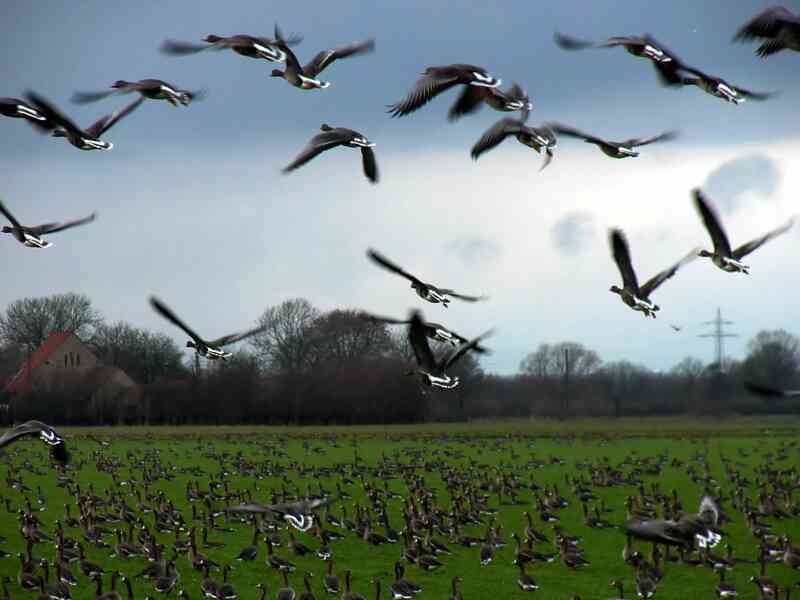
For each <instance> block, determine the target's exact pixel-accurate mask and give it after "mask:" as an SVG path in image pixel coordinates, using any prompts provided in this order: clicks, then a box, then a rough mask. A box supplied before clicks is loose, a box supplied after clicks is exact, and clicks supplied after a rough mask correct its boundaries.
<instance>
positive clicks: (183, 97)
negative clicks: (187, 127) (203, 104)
mask: <svg viewBox="0 0 800 600" xmlns="http://www.w3.org/2000/svg"><path fill="white" fill-rule="evenodd" d="M193 97H194V94H191V93H189V92H178V102H180V103H181V104H183V105H184V106H189V103H190V102H191V101H192V98H193Z"/></svg>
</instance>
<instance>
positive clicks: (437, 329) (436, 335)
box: [363, 313, 488, 354]
mask: <svg viewBox="0 0 800 600" xmlns="http://www.w3.org/2000/svg"><path fill="white" fill-rule="evenodd" d="M363 316H364V318H365V319H368V320H370V321H377V322H379V323H386V324H388V325H409V324H410V323H411V321H412V318H411V317H409V318H408V319H393V318H391V317H379V316H377V315H371V314H368V313H364V315H363ZM422 327H423V329H424V330H425V335H426V336H427V337H428V338H429V339H432V340H436V341H437V342H443V343H445V344H450V345H451V346H455V347H458V346H459V345H461V344H467V343H469V340H468V339H467V338H465V337H464V336H461V335H458V334H457V333H456V332H455V331H452V330H450V329H448V328H447V327H445V326H444V325H440V324H439V323H433V322H431V321H423V323H422ZM473 351H474V352H477V353H478V354H486V353H487V352H488V350H487V349H486V348H484V347H483V346H475V347H474V348H473Z"/></svg>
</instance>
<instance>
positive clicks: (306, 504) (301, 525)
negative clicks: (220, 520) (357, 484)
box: [225, 498, 331, 531]
mask: <svg viewBox="0 0 800 600" xmlns="http://www.w3.org/2000/svg"><path fill="white" fill-rule="evenodd" d="M330 503H331V499H330V498H311V499H308V498H306V499H303V500H298V501H297V502H285V503H282V504H267V505H264V504H257V503H255V502H250V503H246V504H240V505H238V506H231V507H228V508H226V509H225V512H231V513H241V512H243V513H250V514H253V513H255V514H266V513H274V514H277V515H280V517H281V518H282V519H284V520H285V521H286V522H287V523H289V524H290V525H291V526H292V527H294V528H295V529H297V530H299V531H308V530H309V529H311V527H312V526H313V525H314V511H315V510H317V509H318V508H321V507H323V506H327V505H328V504H330Z"/></svg>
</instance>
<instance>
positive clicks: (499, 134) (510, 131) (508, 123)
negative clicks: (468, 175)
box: [470, 86, 524, 160]
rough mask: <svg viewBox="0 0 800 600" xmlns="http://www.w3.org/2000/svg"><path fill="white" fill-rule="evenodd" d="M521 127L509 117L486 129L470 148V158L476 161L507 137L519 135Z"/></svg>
mask: <svg viewBox="0 0 800 600" xmlns="http://www.w3.org/2000/svg"><path fill="white" fill-rule="evenodd" d="M470 87H474V86H470ZM523 127H524V124H523V122H522V121H521V120H519V119H512V118H511V117H506V118H505V119H500V120H499V121H497V122H496V123H495V124H494V125H492V126H491V127H490V128H489V129H487V130H486V131H485V132H484V134H483V135H482V136H481V137H480V139H478V141H477V142H475V145H474V146H472V150H470V156H472V159H473V160H478V158H479V157H480V155H481V154H483V153H484V152H488V151H489V150H491V149H492V148H494V147H496V146H498V145H500V143H501V142H503V140H505V139H506V138H507V137H508V136H509V135H514V134H516V133H519V132H520V131H522V128H523Z"/></svg>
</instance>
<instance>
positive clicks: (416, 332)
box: [408, 310, 436, 371]
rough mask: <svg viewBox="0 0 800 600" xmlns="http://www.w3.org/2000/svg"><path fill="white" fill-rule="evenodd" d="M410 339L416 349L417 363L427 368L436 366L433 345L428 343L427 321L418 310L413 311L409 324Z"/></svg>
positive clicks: (413, 348) (412, 346) (412, 347)
mask: <svg viewBox="0 0 800 600" xmlns="http://www.w3.org/2000/svg"><path fill="white" fill-rule="evenodd" d="M408 341H409V343H410V344H411V349H412V350H414V356H415V357H416V358H417V364H418V365H419V366H420V367H422V368H423V369H426V370H429V371H430V370H433V369H435V368H436V359H435V358H434V357H433V352H431V347H430V345H429V344H428V336H427V335H426V333H425V321H424V320H423V319H422V315H421V314H420V312H419V311H418V310H415V311H414V312H412V313H411V319H410V323H409V325H408Z"/></svg>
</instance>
